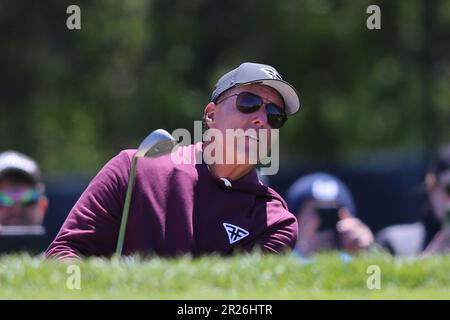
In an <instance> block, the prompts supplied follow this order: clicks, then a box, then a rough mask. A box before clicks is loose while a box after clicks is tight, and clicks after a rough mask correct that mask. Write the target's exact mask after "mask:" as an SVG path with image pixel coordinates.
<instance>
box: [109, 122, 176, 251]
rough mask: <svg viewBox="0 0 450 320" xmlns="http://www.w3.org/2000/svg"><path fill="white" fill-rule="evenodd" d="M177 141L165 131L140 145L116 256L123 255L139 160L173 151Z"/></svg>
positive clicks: (156, 131) (132, 168)
mask: <svg viewBox="0 0 450 320" xmlns="http://www.w3.org/2000/svg"><path fill="white" fill-rule="evenodd" d="M176 144H177V141H176V140H175V139H174V138H173V137H172V135H171V134H170V133H168V132H167V131H166V130H163V129H157V130H155V131H153V132H151V133H150V134H149V135H148V136H147V137H146V138H145V139H144V140H143V141H142V142H141V144H140V145H139V148H138V151H136V153H135V154H134V155H133V158H132V160H131V168H130V176H129V178H128V186H127V193H126V196H125V203H124V206H123V211H122V220H121V223H120V230H119V237H118V239H117V246H116V255H117V256H120V255H121V254H122V248H123V242H124V240H125V230H126V226H127V221H128V215H129V210H130V202H131V195H132V192H133V186H134V180H135V178H136V165H137V161H138V159H139V158H156V157H159V156H162V155H164V154H168V153H170V152H171V151H172V149H173V147H174V146H175V145H176Z"/></svg>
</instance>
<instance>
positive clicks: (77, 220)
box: [45, 151, 131, 259]
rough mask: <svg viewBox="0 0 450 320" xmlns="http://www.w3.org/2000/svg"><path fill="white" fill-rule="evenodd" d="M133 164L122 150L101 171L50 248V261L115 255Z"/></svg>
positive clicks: (47, 255)
mask: <svg viewBox="0 0 450 320" xmlns="http://www.w3.org/2000/svg"><path fill="white" fill-rule="evenodd" d="M130 164H131V161H130V157H129V155H128V154H127V152H126V151H122V152H121V153H120V154H118V155H117V156H116V157H114V158H113V159H111V160H110V161H109V162H108V163H107V164H106V165H105V166H104V167H103V168H102V169H101V170H100V171H99V172H98V174H97V175H96V176H95V177H94V179H93V180H92V181H91V182H90V184H89V185H88V187H87V188H86V190H85V191H84V192H83V194H82V195H81V197H80V198H79V199H78V201H77V202H76V203H75V205H74V207H73V208H72V210H71V211H70V213H69V215H68V217H67V219H66V221H65V222H64V224H63V226H62V227H61V230H60V231H59V233H58V235H57V236H56V238H55V240H53V242H52V243H51V244H50V246H49V247H48V249H47V251H46V253H45V256H46V257H47V258H49V257H52V258H57V259H71V258H79V257H80V256H93V255H94V256H99V255H102V256H110V255H112V254H113V253H114V250H115V244H116V242H117V238H118V233H119V227H120V217H121V216H122V210H123V204H124V199H125V192H126V187H127V182H128V176H129V170H130Z"/></svg>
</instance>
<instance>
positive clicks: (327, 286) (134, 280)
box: [0, 253, 450, 299]
mask: <svg viewBox="0 0 450 320" xmlns="http://www.w3.org/2000/svg"><path fill="white" fill-rule="evenodd" d="M369 265H377V266H378V267H379V268H380V270H381V289H379V290H369V289H368V288H367V285H366V283H367V278H368V277H369V276H370V274H367V267H368V266H369ZM67 267H68V266H67V265H66V264H63V263H58V262H55V261H46V260H44V259H42V258H37V257H30V256H28V255H13V256H0V298H1V299H450V276H449V271H448V270H450V256H438V257H433V258H427V259H422V260H412V259H402V260H400V259H397V260H394V259H393V258H392V257H390V256H388V255H383V254H380V253H371V254H366V255H362V256H359V257H356V258H354V259H353V260H352V261H350V262H348V263H345V262H343V261H342V260H341V258H340V257H339V255H338V254H324V255H320V256H317V257H316V258H314V260H313V261H311V262H308V263H301V262H299V261H298V260H297V259H296V258H295V257H292V256H265V255H260V254H253V255H247V256H235V257H232V258H227V259H223V258H219V257H204V258H199V259H190V258H188V257H183V258H180V259H159V258H155V259H151V260H141V259H139V258H127V259H122V260H115V259H113V260H105V259H99V258H97V259H89V260H86V261H85V262H84V263H81V264H80V271H81V288H80V290H70V289H68V288H67V286H66V283H67V281H68V278H69V277H70V276H71V275H70V274H67V273H66V271H67ZM71 279H72V278H71Z"/></svg>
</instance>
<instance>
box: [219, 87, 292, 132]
mask: <svg viewBox="0 0 450 320" xmlns="http://www.w3.org/2000/svg"><path fill="white" fill-rule="evenodd" d="M234 96H237V98H236V108H237V109H238V110H239V111H240V112H242V113H252V112H256V111H258V110H259V108H261V107H262V106H263V105H266V113H267V122H268V123H269V125H270V126H271V127H272V128H274V129H280V128H281V127H282V126H283V125H284V123H285V122H286V120H287V116H286V113H285V112H284V110H283V109H282V108H281V107H280V106H278V105H276V104H275V103H273V102H269V103H265V102H264V100H263V98H261V97H260V96H258V95H256V94H253V93H250V92H241V93H236V94H232V95H231V96H227V97H225V98H223V99H221V100H220V101H218V102H217V104H219V103H221V102H222V101H224V100H225V99H228V98H230V97H234Z"/></svg>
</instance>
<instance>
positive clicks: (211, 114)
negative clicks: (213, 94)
mask: <svg viewBox="0 0 450 320" xmlns="http://www.w3.org/2000/svg"><path fill="white" fill-rule="evenodd" d="M216 108H217V106H216V104H215V103H214V102H210V103H208V105H207V106H206V107H205V110H204V111H203V119H204V121H205V123H206V125H207V126H208V128H211V127H212V126H211V125H213V124H214V123H215V113H216Z"/></svg>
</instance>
